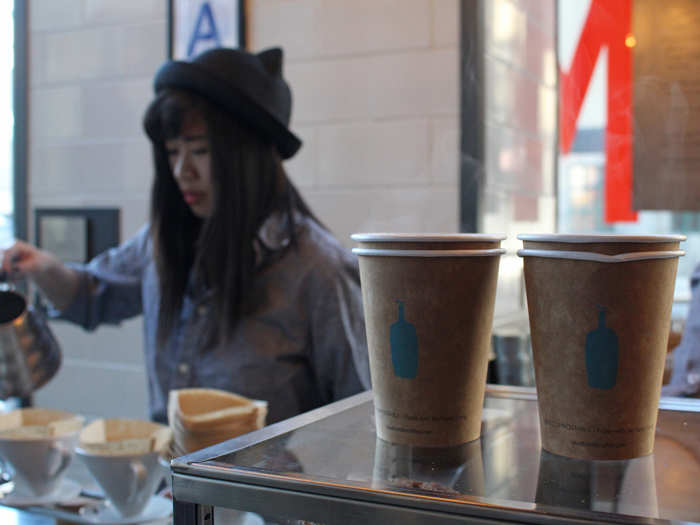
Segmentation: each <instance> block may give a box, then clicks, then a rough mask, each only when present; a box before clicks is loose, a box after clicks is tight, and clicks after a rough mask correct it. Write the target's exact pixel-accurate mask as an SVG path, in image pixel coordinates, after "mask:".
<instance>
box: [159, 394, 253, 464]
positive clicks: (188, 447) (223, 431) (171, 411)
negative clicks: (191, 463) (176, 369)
mask: <svg viewBox="0 0 700 525" xmlns="http://www.w3.org/2000/svg"><path fill="white" fill-rule="evenodd" d="M266 416H267V402H266V401H258V400H253V399H248V398H246V397H244V396H241V395H238V394H234V393H231V392H226V391H223V390H216V389H210V388H188V389H181V390H172V391H171V392H170V395H169V399H168V421H169V423H170V428H171V429H172V431H173V446H172V447H171V451H172V453H173V454H179V455H182V454H186V453H188V452H192V451H194V450H199V449H202V448H205V447H207V446H210V445H214V444H216V443H220V442H222V441H226V440H227V439H231V438H234V437H237V436H240V435H242V434H247V433H248V432H252V431H253V430H258V429H259V428H262V427H263V426H264V425H265V418H266Z"/></svg>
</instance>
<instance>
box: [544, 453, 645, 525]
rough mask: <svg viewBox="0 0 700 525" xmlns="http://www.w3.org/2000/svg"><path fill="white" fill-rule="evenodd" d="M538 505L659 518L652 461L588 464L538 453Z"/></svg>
mask: <svg viewBox="0 0 700 525" xmlns="http://www.w3.org/2000/svg"><path fill="white" fill-rule="evenodd" d="M535 501H536V503H537V504H538V505H545V506H546V505H549V506H566V507H570V508H580V509H587V510H595V511H599V512H611V513H618V514H629V515H633V516H645V517H649V518H658V517H659V508H658V503H657V498H656V480H655V478H654V457H653V456H645V457H641V458H636V459H632V460H622V461H588V460H581V459H572V458H566V457H563V456H558V455H556V454H551V453H549V452H547V451H546V450H542V451H541V453H540V466H539V474H538V476H537V494H536V496H535Z"/></svg>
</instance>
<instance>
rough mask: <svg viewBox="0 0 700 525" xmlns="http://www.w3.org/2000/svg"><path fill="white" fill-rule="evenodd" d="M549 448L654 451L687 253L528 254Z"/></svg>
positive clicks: (599, 454)
mask: <svg viewBox="0 0 700 525" xmlns="http://www.w3.org/2000/svg"><path fill="white" fill-rule="evenodd" d="M518 255H520V256H522V257H523V258H524V272H525V287H526V292H527V304H528V309H529V312H528V313H529V318H530V331H531V340H532V349H533V357H534V364H535V381H536V385H537V396H538V407H539V419H540V433H541V437H542V447H543V448H544V449H545V450H547V451H549V452H552V453H554V454H560V455H562V456H568V457H574V458H581V459H627V458H634V457H638V456H645V455H648V454H651V453H652V451H653V447H654V431H655V428H656V418H657V413H658V401H659V394H660V390H661V380H662V375H663V370H664V361H665V357H666V343H667V338H668V333H669V326H670V319H671V306H672V303H673V290H674V284H675V278H676V269H677V266H678V257H679V256H681V255H683V252H682V251H678V250H676V251H657V252H632V253H625V254H617V255H606V254H598V253H591V252H571V251H556V250H534V249H523V250H520V251H518Z"/></svg>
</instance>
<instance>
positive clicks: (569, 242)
mask: <svg viewBox="0 0 700 525" xmlns="http://www.w3.org/2000/svg"><path fill="white" fill-rule="evenodd" d="M518 239H520V240H521V241H523V248H525V249H526V250H567V251H575V252H593V253H602V254H608V255H616V254H621V253H630V252H658V251H675V250H678V249H679V248H680V243H681V242H682V241H684V240H685V239H686V237H685V235H613V234H599V235H589V234H575V233H523V234H520V235H518Z"/></svg>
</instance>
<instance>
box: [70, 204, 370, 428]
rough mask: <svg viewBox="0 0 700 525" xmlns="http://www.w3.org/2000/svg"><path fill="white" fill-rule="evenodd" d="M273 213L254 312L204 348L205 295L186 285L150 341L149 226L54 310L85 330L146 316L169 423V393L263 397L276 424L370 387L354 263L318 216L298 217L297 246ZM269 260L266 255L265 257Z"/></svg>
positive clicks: (152, 383) (260, 243) (87, 268)
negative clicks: (159, 335) (164, 334)
mask: <svg viewBox="0 0 700 525" xmlns="http://www.w3.org/2000/svg"><path fill="white" fill-rule="evenodd" d="M285 232H286V228H285V227H284V224H283V222H282V221H281V220H280V219H279V217H278V216H272V217H271V218H270V219H268V220H267V221H266V223H265V224H264V225H263V227H262V228H261V230H260V232H259V235H258V239H257V240H256V252H257V253H258V256H259V257H258V261H259V262H265V264H260V265H259V267H258V268H259V271H258V273H257V275H256V277H255V280H254V283H253V288H252V291H251V293H252V294H253V297H255V300H254V302H255V307H254V309H253V312H252V313H251V314H249V315H248V316H246V317H244V318H243V319H242V320H241V321H240V323H239V325H238V326H237V328H236V331H235V334H234V336H233V339H232V340H231V341H230V342H229V343H221V344H219V345H217V346H215V347H214V348H209V349H207V350H206V351H204V350H203V348H202V346H201V343H202V334H203V333H204V327H205V326H206V324H205V323H207V322H209V320H210V319H214V318H215V317H213V315H212V314H213V312H212V308H213V303H212V302H211V301H210V298H211V293H209V292H208V291H206V290H196V289H195V287H193V286H190V287H188V290H187V292H186V295H185V297H184V302H183V305H182V310H181V313H180V318H179V319H180V321H179V323H177V324H176V326H175V327H174V329H173V331H172V334H170V337H169V338H168V341H167V344H166V345H165V346H164V347H161V348H159V347H158V345H157V344H156V331H157V324H158V307H159V289H158V276H157V274H156V269H155V263H154V260H153V257H152V246H151V239H150V235H149V229H148V226H144V227H143V228H142V229H141V230H140V231H139V232H138V233H137V234H136V235H135V236H134V237H132V238H131V239H129V240H128V241H126V242H124V243H123V244H122V245H120V246H119V247H116V248H113V249H111V250H108V251H106V252H104V253H102V254H100V255H99V256H97V257H96V258H95V259H93V260H92V261H90V262H89V263H88V264H86V265H72V267H73V268H75V269H77V270H78V271H79V272H80V274H81V285H80V287H79V291H78V293H77V296H76V297H75V299H74V301H73V302H72V304H71V305H70V306H69V307H68V308H67V309H66V310H64V311H63V312H59V313H58V315H57V316H58V317H59V318H62V319H66V320H69V321H72V322H75V323H78V324H80V325H81V326H83V327H84V328H85V329H87V330H93V329H95V328H96V327H97V326H98V325H99V324H101V323H111V324H116V323H119V322H120V321H122V320H124V319H128V318H130V317H134V316H137V315H140V314H143V325H144V336H145V337H144V339H145V341H144V343H145V358H146V369H147V375H148V381H149V398H150V414H151V417H152V419H154V420H156V421H162V422H165V421H166V418H167V415H166V414H167V400H168V392H169V391H170V390H172V389H178V388H187V387H207V388H219V389H223V390H227V391H231V392H236V393H238V394H241V395H244V396H246V397H250V398H254V399H263V400H266V401H267V402H268V418H267V422H268V423H273V422H275V421H279V420H282V419H286V418H288V417H291V416H294V415H296V414H299V413H302V412H305V411H307V410H310V409H313V408H316V407H318V406H321V405H325V404H327V403H330V402H331V401H334V400H337V399H340V398H343V397H346V396H349V395H351V394H355V393H357V392H360V391H362V390H366V389H369V388H370V379H369V364H368V357H367V343H366V337H365V329H364V317H363V312H362V296H361V293H360V280H359V272H358V267H357V261H356V259H355V258H354V256H353V255H352V254H351V253H350V252H349V251H348V250H346V249H344V248H343V247H342V246H341V245H340V244H339V243H338V241H337V240H336V239H335V238H334V237H333V236H332V235H331V234H330V233H328V232H327V231H326V230H324V229H323V228H321V227H320V226H319V225H318V223H316V222H315V221H314V220H312V219H309V218H304V217H301V218H300V219H299V229H298V236H297V246H296V247H295V248H290V247H289V246H288V245H289V239H288V238H287V235H286V233H285ZM268 257H269V259H268Z"/></svg>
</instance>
